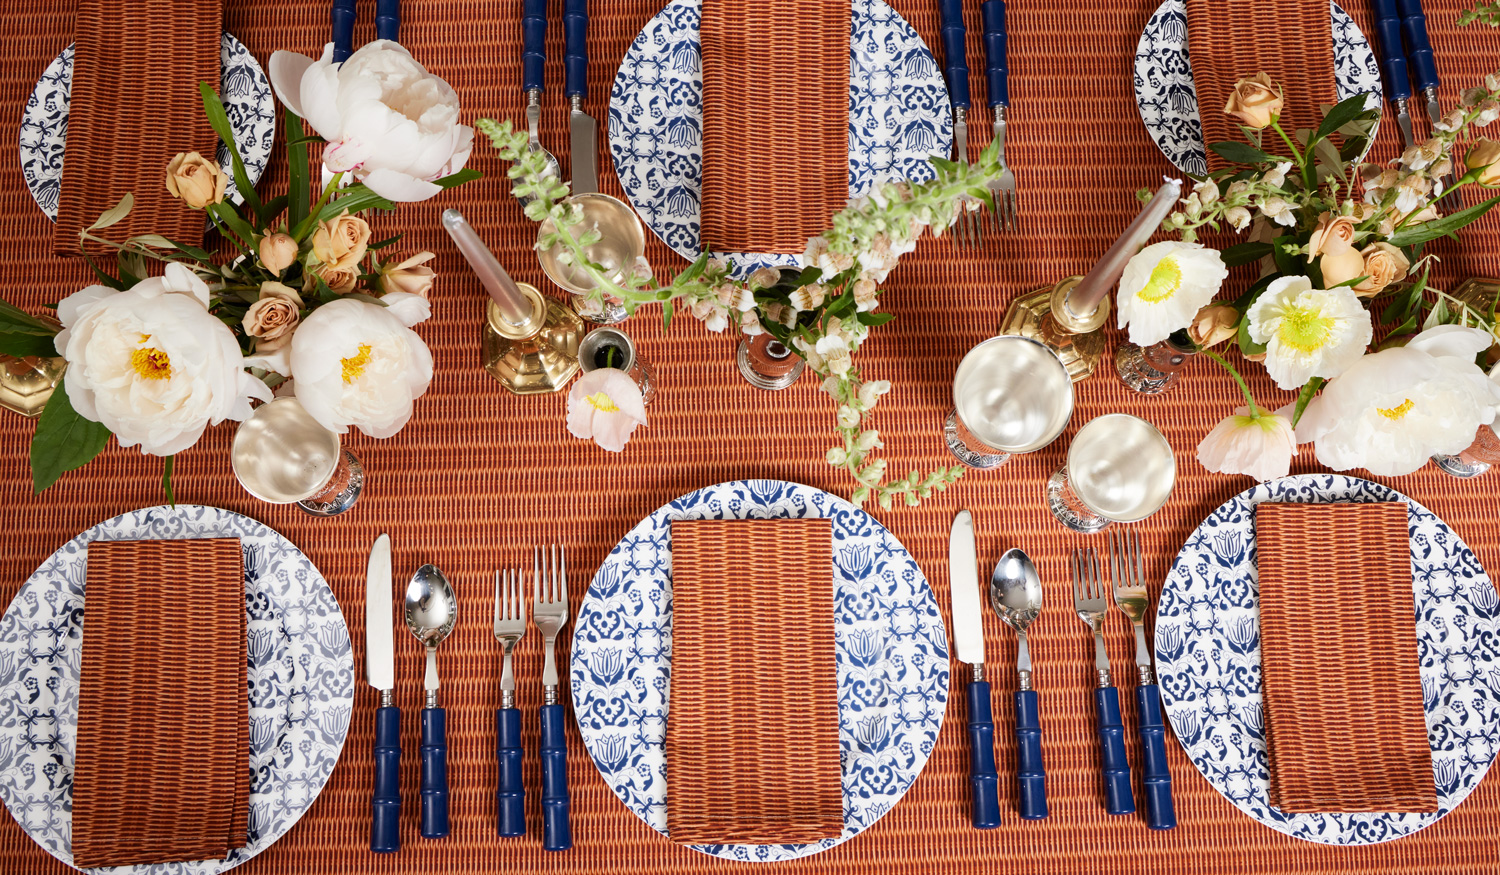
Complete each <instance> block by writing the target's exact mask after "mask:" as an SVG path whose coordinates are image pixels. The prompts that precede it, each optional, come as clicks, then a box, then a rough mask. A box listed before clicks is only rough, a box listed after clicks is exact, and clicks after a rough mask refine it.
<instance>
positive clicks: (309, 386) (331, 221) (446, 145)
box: [0, 41, 479, 499]
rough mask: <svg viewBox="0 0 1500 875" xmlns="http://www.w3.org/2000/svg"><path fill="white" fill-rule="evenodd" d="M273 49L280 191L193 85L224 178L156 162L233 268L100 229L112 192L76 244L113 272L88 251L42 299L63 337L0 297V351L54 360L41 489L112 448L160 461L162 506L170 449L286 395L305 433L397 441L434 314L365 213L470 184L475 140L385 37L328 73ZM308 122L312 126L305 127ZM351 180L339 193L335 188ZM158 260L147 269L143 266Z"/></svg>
mask: <svg viewBox="0 0 1500 875" xmlns="http://www.w3.org/2000/svg"><path fill="white" fill-rule="evenodd" d="M332 53H333V48H332V45H331V44H330V45H329V46H328V47H326V48H325V49H324V52H323V57H322V59H321V60H318V61H314V60H313V59H311V58H308V57H304V56H301V55H296V54H292V53H289V52H276V53H275V54H273V55H272V56H271V64H270V69H271V82H272V85H273V87H274V88H275V91H276V94H277V97H278V98H279V99H280V100H281V102H282V104H283V105H284V106H285V107H286V114H285V128H286V138H287V162H288V166H289V171H290V172H289V179H290V182H289V186H288V190H287V192H286V193H285V194H282V195H278V196H276V197H274V198H270V199H266V200H262V199H261V198H260V197H259V196H258V195H257V194H256V192H255V189H254V187H253V186H252V185H251V183H250V180H249V178H248V177H247V175H246V173H245V167H244V163H243V161H242V160H241V157H240V155H239V151H238V149H237V148H236V146H235V138H234V134H233V131H232V130H231V128H230V123H229V118H228V116H227V115H226V114H225V111H224V106H223V104H222V103H221V102H220V100H219V97H218V95H217V94H215V93H214V91H213V89H212V88H210V87H209V86H208V85H207V84H200V86H199V91H200V93H201V95H202V99H203V107H204V111H205V112H206V113H207V115H208V119H209V122H210V123H211V124H212V126H213V128H214V131H215V132H216V133H217V134H218V135H219V138H220V139H221V140H222V141H223V142H224V144H225V145H226V146H227V147H228V149H229V154H230V160H231V166H232V172H233V176H234V182H235V187H236V190H237V191H238V192H239V194H240V196H241V197H242V201H241V202H240V203H239V204H234V203H232V202H230V201H229V200H227V199H226V197H225V192H226V188H227V184H228V176H227V175H226V174H225V173H224V171H223V170H222V169H221V168H220V167H219V166H218V165H217V164H216V163H214V162H213V161H210V160H207V159H205V158H203V157H202V156H201V155H199V154H198V153H196V152H188V153H184V154H179V155H178V156H176V157H175V158H173V159H172V161H171V163H170V164H168V166H167V168H166V180H165V181H166V186H167V190H168V191H169V192H170V193H171V194H172V195H173V196H174V197H176V198H178V199H179V200H181V201H182V203H183V205H184V206H185V207H187V208H190V209H194V210H202V211H203V212H204V213H205V214H206V216H207V219H208V222H209V223H210V224H211V225H212V227H213V228H214V229H215V230H217V231H218V232H219V234H220V236H221V237H222V239H223V241H225V244H226V245H225V247H224V248H226V249H227V250H228V256H227V257H222V258H216V257H215V255H214V254H212V253H210V252H209V251H207V250H206V249H203V248H200V247H197V246H190V245H185V244H180V243H176V242H174V241H171V240H168V239H166V238H165V237H162V236H160V235H157V234H144V235H139V236H135V237H131V238H129V239H126V240H124V241H123V242H115V241H111V240H109V239H107V238H105V237H103V236H101V235H100V232H102V231H104V230H105V229H107V228H109V227H110V226H112V225H114V224H116V223H118V222H119V221H120V220H121V219H123V218H124V217H125V216H126V215H127V214H128V213H129V211H130V208H131V205H132V202H133V199H132V197H131V196H130V195H126V196H125V198H124V199H122V200H121V202H120V203H119V204H118V205H117V206H115V207H114V208H113V209H110V210H108V211H107V212H105V213H104V214H103V215H102V216H100V217H99V220H98V221H96V222H95V223H94V224H93V225H92V226H90V227H89V228H87V229H85V230H84V231H83V232H81V235H80V236H81V241H80V242H81V243H83V244H84V245H85V251H86V252H87V251H88V247H90V246H92V247H94V248H96V249H99V248H102V249H105V250H108V251H113V252H114V253H115V259H114V265H113V268H114V269H113V270H112V271H111V270H109V269H106V266H102V265H101V264H99V263H98V262H97V261H96V260H95V259H94V258H93V257H92V256H90V257H89V264H90V265H91V266H92V268H93V271H94V274H95V277H96V278H97V279H98V283H97V284H95V285H91V286H88V287H87V288H84V289H81V290H80V291H78V292H75V293H74V294H72V295H70V296H68V297H67V298H65V299H63V300H62V301H61V302H59V303H58V305H57V321H58V322H60V323H61V326H60V327H59V325H57V324H55V323H53V322H51V321H48V320H44V319H39V318H36V317H33V316H30V315H28V314H26V313H24V312H22V311H21V310H19V309H17V308H16V307H13V306H11V305H9V304H6V303H4V302H0V353H6V354H10V355H14V356H52V355H61V356H62V357H63V358H65V359H66V360H67V365H68V366H67V370H66V372H65V375H64V378H63V384H62V391H56V392H54V393H53V394H52V397H51V399H50V400H49V401H48V403H47V406H46V408H45V409H44V410H43V412H42V415H41V419H40V421H39V422H38V424H37V430H36V435H35V437H34V438H33V440H32V444H31V468H32V478H33V483H34V486H35V488H36V490H37V491H38V492H40V491H41V490H43V489H45V488H47V487H48V486H50V485H51V484H52V483H54V482H56V480H57V479H58V477H59V476H61V475H62V473H63V472H65V471H70V470H73V469H75V468H78V467H80V466H82V465H84V464H86V463H87V462H89V461H90V460H92V459H93V458H94V457H95V456H97V455H98V454H99V452H100V451H102V450H103V449H104V446H105V445H106V444H107V443H108V441H109V438H110V435H111V434H113V435H114V436H115V438H116V439H117V440H118V441H119V444H120V446H122V447H131V446H139V447H140V449H141V452H143V453H148V454H150V455H155V456H162V457H165V459H166V463H165V473H164V475H163V486H164V488H165V489H166V490H167V494H168V497H169V499H170V497H171V472H172V459H173V456H174V454H176V453H178V452H180V451H182V450H184V449H187V448H188V447H190V446H192V445H193V444H195V443H197V441H198V439H199V438H200V437H201V436H202V434H203V432H204V430H205V429H206V428H207V427H208V426H210V425H215V424H217V423H219V422H222V421H223V420H225V419H235V420H242V419H244V418H245V417H247V416H248V415H249V414H250V401H251V400H252V399H258V400H261V401H267V400H270V398H271V397H272V392H273V390H275V391H276V392H277V393H280V394H293V395H295V396H296V397H297V399H298V400H299V401H300V402H301V404H302V406H303V407H304V408H305V409H306V410H307V412H308V413H309V414H310V415H311V416H312V417H313V418H314V419H316V420H317V421H318V422H319V423H321V424H323V425H324V426H326V427H327V428H329V429H331V430H333V431H335V432H338V433H340V434H342V433H345V432H347V431H348V429H349V427H350V426H354V427H355V428H358V429H359V430H360V431H362V432H364V433H365V434H368V435H370V436H372V437H377V438H384V437H389V436H390V435H393V434H395V433H396V432H398V431H400V430H401V428H402V427H403V426H405V425H406V422H407V421H408V420H409V419H410V418H411V414H412V405H413V402H414V401H415V399H416V398H418V397H419V396H421V395H422V394H423V393H424V392H426V391H427V386H428V383H429V382H430V381H431V378H432V357H431V354H430V353H429V352H428V349H427V346H426V344H425V343H423V341H422V338H421V337H420V336H418V335H417V334H416V332H414V331H412V330H411V329H412V326H414V325H416V324H417V323H419V322H422V321H423V320H425V319H427V318H428V316H429V315H430V313H431V309H430V306H429V304H428V302H427V295H428V291H429V289H430V288H431V287H432V284H433V280H434V274H433V271H432V269H431V268H430V267H428V266H427V262H428V261H429V260H430V259H432V257H433V255H432V253H429V252H421V253H415V254H410V255H406V254H386V253H387V252H388V250H389V248H390V247H391V246H392V245H393V244H395V243H396V242H397V241H398V239H399V238H398V237H391V238H388V239H385V240H378V241H372V240H371V231H370V226H369V224H368V223H367V222H366V221H365V219H364V218H362V217H361V215H360V214H361V213H363V212H365V211H367V210H371V209H383V210H392V209H394V208H395V204H396V202H399V201H418V200H425V199H427V198H430V197H432V196H433V195H435V194H437V193H438V192H440V191H442V190H444V189H447V188H451V187H453V186H456V185H459V184H462V183H464V182H466V181H468V180H471V179H474V178H476V177H478V175H479V174H478V173H476V172H475V171H472V170H464V169H463V166H464V163H465V162H466V161H467V160H468V157H469V152H470V150H471V148H472V144H473V137H474V131H473V129H472V128H470V127H467V126H465V125H461V124H459V123H458V113H459V107H458V98H457V95H456V94H455V93H454V91H453V89H452V88H451V87H449V85H448V84H447V83H446V82H444V81H443V80H442V79H440V78H438V77H436V76H433V75H431V74H430V73H428V72H427V71H426V70H425V69H424V68H423V67H422V66H421V65H420V64H418V63H417V62H416V61H415V60H414V59H413V58H412V57H411V55H410V54H409V53H407V51H406V50H405V49H403V48H402V47H401V46H399V45H397V44H396V43H394V42H388V41H379V42H374V43H370V44H369V45H366V46H365V47H363V48H361V49H360V50H359V51H358V52H355V53H354V54H353V55H352V56H351V57H349V59H348V60H346V61H344V62H343V63H342V64H334V63H332ZM304 119H305V120H306V121H307V122H308V123H309V124H310V125H311V126H312V128H313V130H314V132H315V133H313V134H308V133H307V132H306V130H305V128H304V125H303V120H304ZM313 143H324V144H325V146H324V148H323V152H322V167H323V170H324V178H325V180H326V181H324V182H323V183H322V185H321V186H320V188H319V189H318V190H317V192H318V193H317V196H316V197H314V191H315V189H314V187H313V184H312V181H311V179H310V178H309V171H310V168H311V166H312V165H311V163H310V161H309V155H308V147H309V145H311V144H313ZM345 182H348V183H349V184H344V183H345ZM153 262H157V263H161V264H162V265H164V267H163V272H162V274H161V275H159V276H151V275H150V273H151V271H150V270H149V267H150V265H151V263H153Z"/></svg>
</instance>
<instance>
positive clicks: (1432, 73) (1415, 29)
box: [1396, 0, 1438, 90]
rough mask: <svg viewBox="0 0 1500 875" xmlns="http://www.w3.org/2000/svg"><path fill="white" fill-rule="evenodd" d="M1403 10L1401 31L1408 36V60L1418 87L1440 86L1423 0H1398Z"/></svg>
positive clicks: (1424, 88)
mask: <svg viewBox="0 0 1500 875" xmlns="http://www.w3.org/2000/svg"><path fill="white" fill-rule="evenodd" d="M1396 8H1397V9H1398V10H1400V12H1401V33H1402V35H1403V36H1405V37H1406V60H1407V62H1408V63H1410V64H1411V67H1412V75H1414V76H1416V77H1417V87H1418V88H1421V89H1423V90H1426V89H1428V88H1436V87H1438V74H1437V65H1436V64H1434V63H1433V62H1432V43H1431V42H1430V41H1429V40H1428V39H1427V16H1426V15H1425V14H1423V12H1422V0H1396Z"/></svg>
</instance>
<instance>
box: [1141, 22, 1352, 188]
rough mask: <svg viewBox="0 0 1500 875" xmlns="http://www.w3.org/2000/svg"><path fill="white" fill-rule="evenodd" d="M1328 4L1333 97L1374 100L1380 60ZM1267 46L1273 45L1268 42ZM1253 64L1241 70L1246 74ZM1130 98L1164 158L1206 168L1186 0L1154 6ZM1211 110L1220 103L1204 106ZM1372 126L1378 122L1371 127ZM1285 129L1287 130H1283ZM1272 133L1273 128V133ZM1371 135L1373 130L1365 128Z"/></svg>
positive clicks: (1191, 169)
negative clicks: (1335, 93) (1190, 57)
mask: <svg viewBox="0 0 1500 875" xmlns="http://www.w3.org/2000/svg"><path fill="white" fill-rule="evenodd" d="M1330 5H1331V6H1332V8H1333V65H1334V71H1333V75H1334V80H1335V83H1336V87H1337V89H1338V97H1339V100H1348V99H1349V98H1351V97H1353V96H1354V95H1356V94H1370V95H1373V96H1374V97H1373V100H1374V104H1375V105H1377V106H1378V105H1379V102H1380V66H1379V64H1378V63H1377V62H1376V60H1375V52H1374V51H1372V50H1371V49H1370V43H1369V42H1368V41H1367V40H1366V39H1365V35H1364V34H1363V33H1360V30H1359V27H1358V26H1357V25H1355V23H1354V19H1352V18H1350V17H1349V13H1347V12H1345V11H1344V10H1342V9H1340V8H1339V6H1338V4H1337V3H1330ZM1268 50H1269V51H1275V50H1276V49H1275V47H1270V48H1269V49H1268ZM1254 73H1255V71H1254V70H1247V71H1245V75H1246V76H1250V75H1254ZM1135 100H1136V105H1137V106H1138V108H1139V109H1140V111H1141V121H1143V122H1145V123H1146V130H1147V132H1149V133H1150V134H1151V139H1152V140H1154V141H1155V142H1156V145H1157V146H1158V147H1159V148H1160V149H1161V151H1162V154H1163V155H1166V156H1167V160H1168V161H1171V162H1172V163H1173V164H1175V165H1176V166H1177V169H1178V170H1181V171H1183V172H1184V173H1191V174H1194V175H1196V176H1203V175H1204V174H1205V173H1207V172H1208V157H1207V148H1206V147H1205V146H1204V143H1203V126H1202V121H1201V116H1199V114H1198V94H1197V92H1195V91H1194V90H1193V68H1192V65H1191V64H1190V63H1189V62H1188V29H1187V0H1165V2H1163V3H1162V4H1161V5H1160V6H1158V7H1157V8H1156V12H1154V13H1153V14H1152V15H1151V19H1150V20H1149V21H1147V22H1146V29H1145V30H1143V31H1141V39H1140V42H1139V43H1137V44H1136V47H1135ZM1209 109H1210V110H1212V111H1214V112H1217V111H1219V110H1220V109H1221V108H1220V107H1209ZM1377 130H1378V128H1377ZM1287 133H1288V134H1290V133H1291V132H1290V131H1288V132H1287ZM1273 136H1274V134H1273ZM1371 139H1372V140H1373V139H1374V134H1373V133H1372V134H1371Z"/></svg>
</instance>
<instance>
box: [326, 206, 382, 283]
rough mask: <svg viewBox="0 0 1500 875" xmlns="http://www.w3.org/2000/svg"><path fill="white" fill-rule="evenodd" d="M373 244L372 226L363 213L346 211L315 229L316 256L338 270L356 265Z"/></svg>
mask: <svg viewBox="0 0 1500 875" xmlns="http://www.w3.org/2000/svg"><path fill="white" fill-rule="evenodd" d="M369 244H370V226H369V225H368V224H367V223H366V222H365V220H364V219H361V218H360V217H359V216H351V215H349V214H348V213H347V212H345V213H343V214H342V215H340V216H337V217H335V218H332V219H329V220H328V221H326V222H323V223H322V224H320V225H318V230H316V231H314V232H313V238H312V251H313V257H314V258H316V259H318V261H320V262H322V263H323V264H324V265H325V266H327V267H329V268H332V269H335V270H342V269H346V268H353V267H357V266H358V265H359V262H360V261H361V260H362V259H363V258H364V257H365V248H366V247H367V246H369ZM330 285H331V283H330Z"/></svg>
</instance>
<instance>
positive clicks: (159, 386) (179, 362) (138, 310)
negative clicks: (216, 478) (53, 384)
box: [56, 264, 271, 456]
mask: <svg viewBox="0 0 1500 875" xmlns="http://www.w3.org/2000/svg"><path fill="white" fill-rule="evenodd" d="M57 315H58V318H59V319H60V320H61V321H62V324H63V326H64V328H63V330H62V331H60V332H58V334H57V338H56V343H57V351H58V353H59V354H60V355H62V356H63V357H64V358H66V359H67V360H68V369H67V371H66V376H65V377H64V382H63V386H64V388H65V389H66V391H67V393H68V400H69V401H70V402H72V404H73V409H74V410H77V411H78V413H79V415H81V416H83V417H85V418H87V419H92V420H94V421H95V422H101V423H103V424H104V425H105V426H106V427H107V428H108V429H109V430H110V431H112V432H114V434H115V437H116V438H117V439H119V442H120V446H122V447H133V446H136V445H137V444H139V445H140V448H141V452H143V453H150V454H152V455H156V456H170V455H173V454H175V453H178V452H180V451H182V450H185V449H187V448H188V447H190V446H192V445H193V444H195V443H197V442H198V438H199V437H201V436H202V435H203V430H204V429H205V428H206V427H208V426H210V425H217V424H218V423H220V422H222V421H224V420H225V419H236V420H239V419H244V418H245V417H247V416H249V415H250V399H251V398H259V399H260V400H262V401H269V400H271V390H270V389H268V388H266V384H265V383H263V382H261V381H260V380H257V379H255V378H254V377H252V376H250V375H249V374H247V373H245V361H244V358H243V357H242V356H241V355H240V347H239V343H238V341H236V340H235V337H234V332H233V331H231V330H230V329H229V326H227V325H225V324H224V323H223V322H220V321H219V320H218V318H216V317H215V316H213V315H211V314H210V313H209V312H208V286H207V285H206V284H204V282H203V280H201V279H199V278H198V277H197V276H196V275H195V274H194V273H193V272H192V271H190V270H188V269H187V268H186V267H183V266H182V265H180V264H169V265H167V270H166V275H165V276H160V277H151V278H149V279H144V280H142V281H140V282H139V283H136V284H135V285H134V286H133V287H131V288H130V289H129V290H127V291H124V292H118V291H115V290H113V289H108V288H105V287H104V286H89V287H88V288H85V289H83V290H81V291H79V292H76V293H74V294H72V295H70V296H68V297H67V298H65V299H64V300H63V301H62V302H61V303H59V304H58V305H57Z"/></svg>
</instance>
